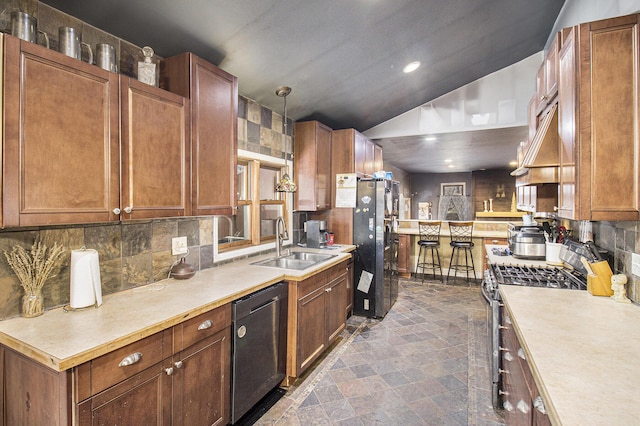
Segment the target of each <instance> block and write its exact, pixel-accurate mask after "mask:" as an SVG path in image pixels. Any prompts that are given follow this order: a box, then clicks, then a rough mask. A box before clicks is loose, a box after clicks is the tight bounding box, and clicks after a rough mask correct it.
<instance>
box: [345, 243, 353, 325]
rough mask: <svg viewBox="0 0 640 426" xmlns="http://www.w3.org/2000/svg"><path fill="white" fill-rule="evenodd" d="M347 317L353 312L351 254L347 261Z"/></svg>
mask: <svg viewBox="0 0 640 426" xmlns="http://www.w3.org/2000/svg"><path fill="white" fill-rule="evenodd" d="M346 296H347V308H346V314H347V317H348V316H349V315H351V312H353V255H352V256H351V260H349V263H347V294H346Z"/></svg>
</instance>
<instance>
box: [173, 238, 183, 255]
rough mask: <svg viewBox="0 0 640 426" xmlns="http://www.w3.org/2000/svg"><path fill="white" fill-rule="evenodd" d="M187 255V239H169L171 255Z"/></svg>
mask: <svg viewBox="0 0 640 426" xmlns="http://www.w3.org/2000/svg"><path fill="white" fill-rule="evenodd" d="M186 253H187V237H176V238H172V239H171V254H172V255H174V256H175V255H178V254H186Z"/></svg>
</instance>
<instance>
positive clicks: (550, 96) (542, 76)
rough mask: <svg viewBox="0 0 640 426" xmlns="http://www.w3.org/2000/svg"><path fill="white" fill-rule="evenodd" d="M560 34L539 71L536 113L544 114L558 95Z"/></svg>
mask: <svg viewBox="0 0 640 426" xmlns="http://www.w3.org/2000/svg"><path fill="white" fill-rule="evenodd" d="M559 51H560V33H557V34H556V36H555V37H554V38H553V41H552V42H551V45H550V46H549V50H547V53H546V54H545V57H544V60H543V61H542V64H541V65H540V68H539V69H538V75H537V78H536V95H537V99H536V113H537V114H540V113H542V112H543V111H544V110H545V109H546V108H547V106H548V105H549V104H551V103H552V101H553V100H554V99H555V97H556V95H557V94H558V52H559Z"/></svg>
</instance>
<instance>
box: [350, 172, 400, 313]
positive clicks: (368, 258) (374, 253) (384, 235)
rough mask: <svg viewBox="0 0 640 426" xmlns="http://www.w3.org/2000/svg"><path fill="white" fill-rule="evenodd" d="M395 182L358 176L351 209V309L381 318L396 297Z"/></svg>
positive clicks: (396, 214) (396, 225)
mask: <svg viewBox="0 0 640 426" xmlns="http://www.w3.org/2000/svg"><path fill="white" fill-rule="evenodd" d="M398 188H399V184H398V182H394V181H391V180H386V179H360V180H358V189H357V195H356V207H355V209H354V210H353V244H355V245H356V246H357V250H356V256H355V263H354V281H355V286H354V297H353V303H354V306H353V313H354V314H355V315H361V316H366V317H369V318H383V317H384V316H385V315H386V314H387V312H389V309H391V306H393V304H394V303H395V301H396V299H397V298H398V233H397V231H398V203H399V201H398Z"/></svg>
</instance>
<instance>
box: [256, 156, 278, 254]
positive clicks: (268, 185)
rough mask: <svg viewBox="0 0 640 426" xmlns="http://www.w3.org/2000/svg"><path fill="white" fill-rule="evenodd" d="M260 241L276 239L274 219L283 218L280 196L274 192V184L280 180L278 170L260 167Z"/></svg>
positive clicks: (265, 166) (264, 166)
mask: <svg viewBox="0 0 640 426" xmlns="http://www.w3.org/2000/svg"><path fill="white" fill-rule="evenodd" d="M259 173H260V179H259V181H260V200H259V201H258V202H259V205H260V219H259V220H260V241H261V242H265V241H273V240H275V239H276V219H277V218H278V216H284V201H283V200H282V198H283V197H282V194H281V193H279V192H276V189H275V188H276V183H277V182H278V181H279V180H280V169H279V168H274V167H270V166H267V165H260V171H259Z"/></svg>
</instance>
